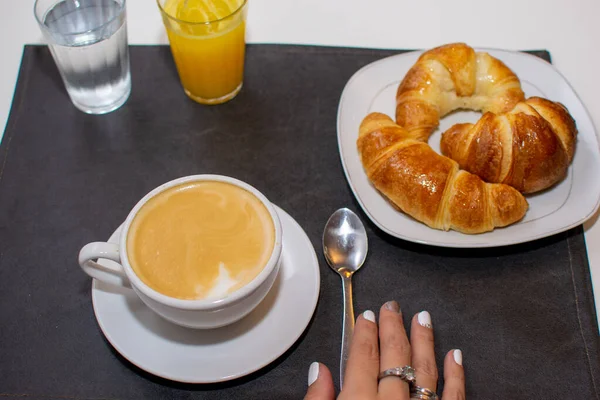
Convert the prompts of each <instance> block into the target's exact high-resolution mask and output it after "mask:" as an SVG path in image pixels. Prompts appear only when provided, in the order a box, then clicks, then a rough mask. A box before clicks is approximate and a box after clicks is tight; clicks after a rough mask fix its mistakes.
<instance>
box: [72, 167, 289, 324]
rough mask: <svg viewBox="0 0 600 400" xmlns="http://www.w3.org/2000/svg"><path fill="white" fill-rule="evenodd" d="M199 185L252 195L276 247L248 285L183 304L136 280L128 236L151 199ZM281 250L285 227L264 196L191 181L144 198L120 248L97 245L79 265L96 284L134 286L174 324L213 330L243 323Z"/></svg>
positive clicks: (177, 182) (164, 187)
mask: <svg viewBox="0 0 600 400" xmlns="http://www.w3.org/2000/svg"><path fill="white" fill-rule="evenodd" d="M198 181H212V182H225V183H229V184H232V185H235V186H238V187H240V188H242V189H245V190H246V191H248V192H250V193H252V194H253V195H254V196H255V197H256V198H258V199H259V200H260V201H261V202H262V204H263V205H264V206H265V207H266V209H267V210H268V211H269V214H270V216H271V219H272V221H273V225H274V227H275V243H274V246H273V251H272V253H271V256H270V258H269V260H268V262H267V264H266V265H265V267H264V268H263V269H262V271H261V272H260V273H259V274H258V275H257V276H256V277H255V278H254V279H253V280H252V281H250V282H249V283H248V284H246V285H244V286H242V287H241V288H240V289H238V290H236V291H234V292H231V293H229V294H227V295H225V296H223V297H221V298H217V299H200V300H184V299H179V298H175V297H170V296H166V295H164V294H162V293H159V292H157V291H156V290H154V289H152V288H151V287H149V286H148V285H146V284H145V283H144V282H143V281H142V280H141V279H140V278H139V277H138V276H137V275H136V273H135V271H134V270H133V268H132V267H131V265H130V263H129V258H128V257H127V245H126V243H127V234H128V232H129V228H130V226H131V223H132V221H133V219H134V217H135V216H136V215H137V213H138V212H139V210H140V208H141V207H142V206H143V205H144V204H146V202H148V200H149V199H151V198H152V197H154V196H156V195H158V194H159V193H161V192H163V191H165V190H167V189H169V188H171V187H173V186H178V185H181V184H184V183H190V182H198ZM281 249H282V229H281V222H280V220H279V217H278V215H277V212H276V211H275V208H274V207H273V205H272V204H271V203H270V202H269V200H267V198H266V197H265V196H264V195H263V194H262V193H260V192H259V191H258V190H256V189H255V188H253V187H252V186H250V185H248V184H247V183H244V182H242V181H240V180H237V179H234V178H230V177H227V176H221V175H192V176H186V177H183V178H179V179H175V180H173V181H170V182H167V183H165V184H163V185H161V186H159V187H157V188H156V189H154V190H152V191H151V192H150V193H148V194H147V195H146V196H144V197H143V198H142V199H141V200H140V201H139V202H138V203H137V204H136V205H135V207H133V209H132V210H131V212H130V213H129V215H128V216H127V219H126V220H125V223H124V224H123V229H122V231H121V236H120V238H119V244H113V243H105V242H93V243H89V244H87V245H85V246H84V247H83V248H82V249H81V251H80V252H79V265H80V266H81V268H82V269H83V270H84V271H85V272H86V273H87V274H88V275H90V276H91V277H92V278H94V279H98V280H100V281H103V282H107V283H110V284H115V283H116V284H121V285H122V286H130V287H131V288H132V289H133V290H134V292H135V293H136V294H137V295H138V296H139V298H140V299H141V300H142V301H143V302H144V303H145V304H146V305H147V306H148V307H149V308H150V309H152V310H153V311H155V312H156V313H157V314H159V315H160V316H162V317H163V318H165V319H167V320H169V321H171V322H173V323H175V324H178V325H182V326H185V327H189V328H201V329H208V328H217V327H221V326H224V325H228V324H231V323H233V322H235V321H237V320H239V319H241V318H243V317H244V316H246V315H247V314H248V313H250V312H251V311H252V310H253V309H254V308H255V307H256V306H257V305H258V304H259V303H260V302H261V301H262V300H263V299H264V298H265V296H266V295H267V293H268V292H269V290H270V289H271V287H272V286H273V283H274V282H275V278H276V277H277V274H278V272H279V267H280V263H281ZM98 258H105V259H109V260H113V261H115V262H116V264H115V263H104V265H101V264H98V263H97V262H96V261H94V260H96V259H98Z"/></svg>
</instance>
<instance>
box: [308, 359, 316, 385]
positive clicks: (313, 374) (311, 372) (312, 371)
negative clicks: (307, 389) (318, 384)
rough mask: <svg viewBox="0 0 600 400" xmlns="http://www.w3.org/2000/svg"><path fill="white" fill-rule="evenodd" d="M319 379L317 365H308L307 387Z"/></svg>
mask: <svg viewBox="0 0 600 400" xmlns="http://www.w3.org/2000/svg"><path fill="white" fill-rule="evenodd" d="M318 377H319V363H318V362H316V361H315V362H314V363H312V364H310V368H309V369H308V386H310V385H312V384H313V383H315V381H316V380H317V378H318Z"/></svg>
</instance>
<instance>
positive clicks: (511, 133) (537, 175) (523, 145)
mask: <svg viewBox="0 0 600 400" xmlns="http://www.w3.org/2000/svg"><path fill="white" fill-rule="evenodd" d="M524 100H525V98H524V95H523V91H522V90H521V85H520V83H519V79H518V78H517V76H516V75H515V74H514V73H513V72H512V71H511V70H510V69H509V68H508V67H507V66H506V65H504V63H502V61H500V60H498V59H496V58H494V57H492V56H490V55H489V54H487V53H483V52H480V53H476V52H475V51H474V50H473V49H472V48H471V47H469V46H467V45H466V44H464V43H454V44H448V45H445V46H441V47H437V48H435V49H432V50H429V51H427V52H425V53H423V54H422V55H421V57H420V58H419V60H418V61H417V63H416V64H415V65H414V66H413V67H412V68H411V69H410V70H409V71H408V73H407V74H406V76H405V77H404V80H403V81H402V83H401V84H400V86H399V87H398V92H397V95H396V122H397V123H398V124H399V125H401V126H403V127H405V128H406V129H407V130H408V131H409V132H410V133H411V134H412V135H414V137H417V138H419V139H420V140H427V138H428V137H429V135H430V134H431V133H432V132H433V131H434V130H435V128H436V127H437V126H438V124H439V120H440V118H441V117H442V116H444V115H445V114H447V113H449V112H451V111H453V110H456V109H459V108H463V109H471V110H475V111H483V112H484V113H485V115H484V116H483V117H482V118H481V119H480V120H479V122H477V124H475V126H473V125H472V124H459V125H456V126H453V127H452V128H450V130H449V131H448V132H447V133H445V134H444V135H443V139H442V143H441V148H442V153H443V154H444V155H446V156H448V157H450V158H452V159H453V160H455V161H458V163H459V164H460V166H461V168H464V169H465V170H467V171H469V172H472V173H474V174H477V175H478V176H480V177H481V178H482V179H484V180H485V181H487V182H495V183H506V184H508V185H511V186H513V187H515V188H516V189H517V190H519V191H521V192H523V193H533V192H536V191H539V190H542V189H545V188H547V187H549V186H551V185H553V184H554V183H556V182H558V181H559V180H561V179H562V178H563V177H564V176H565V175H566V172H567V168H568V166H569V164H570V163H571V160H572V158H573V152H574V145H575V136H576V135H577V128H576V126H575V122H574V120H573V118H572V117H571V115H570V114H569V112H568V111H567V110H566V108H565V107H564V106H562V105H561V104H559V103H554V102H551V101H549V100H545V99H542V98H537V97H534V98H531V99H528V100H527V101H524Z"/></svg>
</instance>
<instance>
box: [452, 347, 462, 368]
mask: <svg viewBox="0 0 600 400" xmlns="http://www.w3.org/2000/svg"><path fill="white" fill-rule="evenodd" d="M452 355H453V356H454V361H455V362H456V363H457V364H458V365H462V351H460V350H458V349H456V350H454V352H453V353H452Z"/></svg>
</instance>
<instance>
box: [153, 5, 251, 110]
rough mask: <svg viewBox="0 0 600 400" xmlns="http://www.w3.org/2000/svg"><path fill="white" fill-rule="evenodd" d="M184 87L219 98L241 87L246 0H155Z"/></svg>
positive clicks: (195, 96)
mask: <svg viewBox="0 0 600 400" xmlns="http://www.w3.org/2000/svg"><path fill="white" fill-rule="evenodd" d="M157 3H158V7H159V8H160V11H161V14H162V17H163V22H164V24H165V28H166V30H167V35H168V36H169V42H170V43H171V52H172V53H173V58H174V59H175V64H176V65H177V71H178V72H179V79H180V80H181V84H182V86H183V90H184V91H185V93H186V94H187V95H188V96H189V97H190V98H191V99H192V100H194V101H197V102H198V103H202V104H221V103H224V102H226V101H228V100H231V99H233V98H234V97H235V96H236V95H237V94H238V93H239V91H240V90H241V89H242V83H243V76H244V53H245V47H246V40H245V36H246V14H247V9H248V5H247V0H157Z"/></svg>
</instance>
